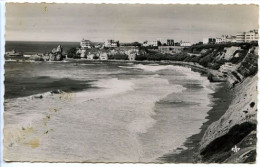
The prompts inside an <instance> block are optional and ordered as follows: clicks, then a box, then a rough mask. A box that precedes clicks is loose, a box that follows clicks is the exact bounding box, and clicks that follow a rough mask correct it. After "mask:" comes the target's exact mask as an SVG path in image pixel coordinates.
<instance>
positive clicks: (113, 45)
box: [105, 39, 119, 48]
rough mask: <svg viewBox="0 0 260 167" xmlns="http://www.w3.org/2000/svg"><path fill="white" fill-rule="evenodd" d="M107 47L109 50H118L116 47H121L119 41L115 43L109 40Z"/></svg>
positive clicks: (106, 43)
mask: <svg viewBox="0 0 260 167" xmlns="http://www.w3.org/2000/svg"><path fill="white" fill-rule="evenodd" d="M105 47H107V48H116V47H119V41H115V40H112V39H110V40H107V41H106V42H105Z"/></svg>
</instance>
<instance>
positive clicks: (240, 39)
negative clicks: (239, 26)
mask: <svg viewBox="0 0 260 167" xmlns="http://www.w3.org/2000/svg"><path fill="white" fill-rule="evenodd" d="M245 35H246V33H245V32H238V33H237V34H236V42H237V43H242V42H245Z"/></svg>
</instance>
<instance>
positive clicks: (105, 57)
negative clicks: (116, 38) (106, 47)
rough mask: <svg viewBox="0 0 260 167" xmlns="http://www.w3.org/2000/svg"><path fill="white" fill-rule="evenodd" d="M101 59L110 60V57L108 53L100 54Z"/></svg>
mask: <svg viewBox="0 0 260 167" xmlns="http://www.w3.org/2000/svg"><path fill="white" fill-rule="evenodd" d="M99 59H100V60H108V56H107V53H104V52H103V53H100V54H99Z"/></svg>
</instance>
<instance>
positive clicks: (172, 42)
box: [166, 39, 174, 46]
mask: <svg viewBox="0 0 260 167" xmlns="http://www.w3.org/2000/svg"><path fill="white" fill-rule="evenodd" d="M166 45H167V46H174V40H173V39H167V43H166Z"/></svg>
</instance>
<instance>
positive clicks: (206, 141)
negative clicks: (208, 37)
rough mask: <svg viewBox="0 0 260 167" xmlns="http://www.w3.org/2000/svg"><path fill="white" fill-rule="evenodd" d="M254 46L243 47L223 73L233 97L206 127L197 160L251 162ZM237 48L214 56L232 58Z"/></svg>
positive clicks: (253, 151)
mask: <svg viewBox="0 0 260 167" xmlns="http://www.w3.org/2000/svg"><path fill="white" fill-rule="evenodd" d="M256 49H258V48H251V49H249V50H247V53H246V54H245V56H243V57H242V59H241V60H240V61H238V62H236V64H233V66H232V67H231V68H230V69H229V71H228V73H227V74H226V75H227V76H226V77H227V82H228V83H229V84H230V87H231V91H232V92H233V94H234V99H233V100H232V102H231V105H230V106H229V108H228V110H227V111H226V112H225V114H224V115H223V116H222V117H221V118H220V119H219V120H218V121H216V122H214V123H212V124H211V125H210V126H209V127H208V128H207V130H206V132H205V134H204V136H203V138H202V140H201V141H200V144H199V153H198V155H197V158H198V162H209V163H212V162H215V163H253V162H255V159H256V126H257V116H256V115H257V82H258V77H257V69H258V65H257V59H258V55H256V53H257V51H256ZM241 51H242V52H243V49H242V50H241V48H234V47H233V48H230V50H229V51H226V52H225V53H223V54H224V55H223V54H222V53H221V54H219V56H217V57H218V58H219V57H220V55H221V56H222V57H223V58H224V59H226V60H229V61H232V60H234V58H236V57H235V55H236V54H238V53H241ZM226 54H228V55H226Z"/></svg>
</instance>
